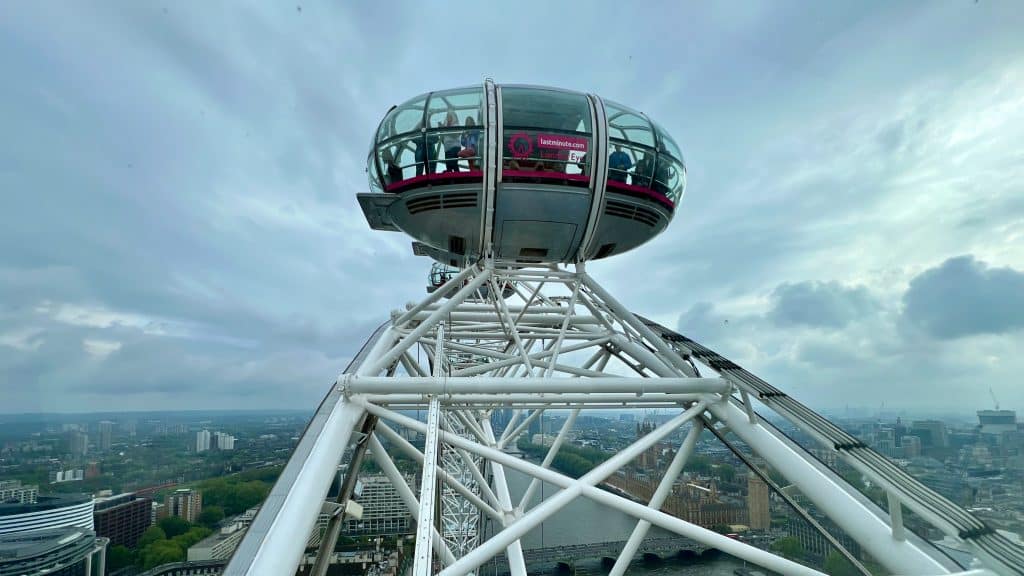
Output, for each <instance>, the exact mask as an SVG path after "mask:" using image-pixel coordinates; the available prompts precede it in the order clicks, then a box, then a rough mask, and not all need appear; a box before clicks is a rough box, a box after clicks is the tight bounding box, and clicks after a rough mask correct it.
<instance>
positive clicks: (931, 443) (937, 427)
mask: <svg viewBox="0 0 1024 576" xmlns="http://www.w3.org/2000/svg"><path fill="white" fill-rule="evenodd" d="M910 433H911V434H913V435H914V436H917V437H918V438H920V439H921V446H922V447H930V448H948V447H949V437H948V436H947V435H946V424H945V423H943V422H942V421H941V420H914V422H913V423H912V424H911V425H910Z"/></svg>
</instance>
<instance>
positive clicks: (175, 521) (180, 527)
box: [157, 516, 192, 538]
mask: <svg viewBox="0 0 1024 576" xmlns="http://www.w3.org/2000/svg"><path fill="white" fill-rule="evenodd" d="M157 525H158V526H160V528H162V529H163V531H164V534H166V535H167V538H174V537H175V536H178V535H179V534H184V533H185V532H188V529H189V528H191V527H192V525H191V524H189V523H188V521H187V520H185V519H184V518H179V517H178V516H168V517H167V518H163V519H161V520H160V521H159V522H157Z"/></svg>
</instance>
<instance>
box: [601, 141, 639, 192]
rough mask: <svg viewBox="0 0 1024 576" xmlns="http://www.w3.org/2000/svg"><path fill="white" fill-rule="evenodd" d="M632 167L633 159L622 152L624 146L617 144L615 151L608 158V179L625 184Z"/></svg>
mask: <svg viewBox="0 0 1024 576" xmlns="http://www.w3.org/2000/svg"><path fill="white" fill-rule="evenodd" d="M632 167H633V159H632V158H630V157H629V154H626V153H625V152H623V151H622V146H619V145H618V144H616V145H615V151H614V152H612V154H611V156H609V157H608V179H609V180H614V181H616V182H622V183H625V182H626V177H627V176H628V171H629V169H630V168H632ZM637 169H639V166H638V167H637Z"/></svg>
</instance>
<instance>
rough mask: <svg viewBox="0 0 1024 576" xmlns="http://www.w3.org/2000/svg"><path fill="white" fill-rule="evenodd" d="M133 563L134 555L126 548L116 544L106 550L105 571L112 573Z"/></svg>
mask: <svg viewBox="0 0 1024 576" xmlns="http://www.w3.org/2000/svg"><path fill="white" fill-rule="evenodd" d="M134 563H135V555H134V554H132V551H131V550H129V549H128V548H126V547H124V546H122V545H120V544H118V545H116V546H111V547H110V550H107V570H108V571H110V572H114V571H116V570H120V569H121V568H124V567H125V566H131V565H132V564H134Z"/></svg>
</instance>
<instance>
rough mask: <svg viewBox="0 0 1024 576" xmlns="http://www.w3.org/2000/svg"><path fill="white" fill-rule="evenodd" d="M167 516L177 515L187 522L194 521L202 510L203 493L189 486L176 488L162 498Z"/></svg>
mask: <svg viewBox="0 0 1024 576" xmlns="http://www.w3.org/2000/svg"><path fill="white" fill-rule="evenodd" d="M164 505H165V506H166V507H167V515H168V516H178V517H179V518H183V519H185V520H187V521H188V522H195V521H196V520H197V519H198V518H199V513H200V512H202V511H203V494H202V492H199V491H198V490H193V489H191V488H178V489H177V490H175V491H174V492H171V493H170V494H168V495H167V498H166V499H164Z"/></svg>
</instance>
